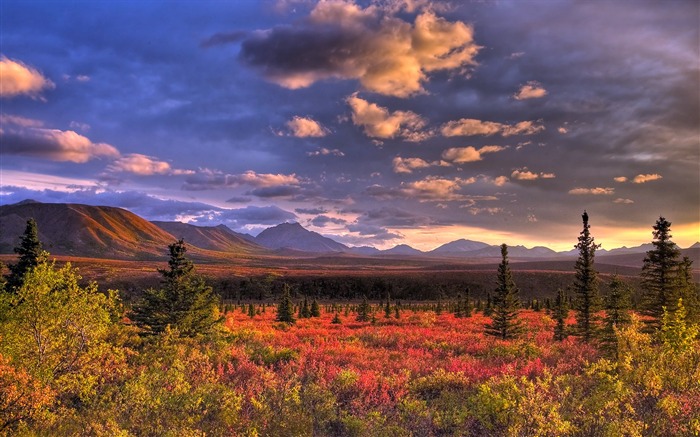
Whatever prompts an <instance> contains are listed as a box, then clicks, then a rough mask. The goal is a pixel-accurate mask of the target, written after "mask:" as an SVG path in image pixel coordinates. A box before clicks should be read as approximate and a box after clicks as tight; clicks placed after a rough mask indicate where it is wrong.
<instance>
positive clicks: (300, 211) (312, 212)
mask: <svg viewBox="0 0 700 437" xmlns="http://www.w3.org/2000/svg"><path fill="white" fill-rule="evenodd" d="M294 212H296V213H297V214H309V215H319V214H325V213H327V212H328V210H327V209H325V208H296V209H295V210H294Z"/></svg>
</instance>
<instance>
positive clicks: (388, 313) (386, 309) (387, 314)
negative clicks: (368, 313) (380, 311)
mask: <svg viewBox="0 0 700 437" xmlns="http://www.w3.org/2000/svg"><path fill="white" fill-rule="evenodd" d="M390 317H391V300H390V299H389V295H388V294H387V295H386V305H384V318H385V319H388V318H390Z"/></svg>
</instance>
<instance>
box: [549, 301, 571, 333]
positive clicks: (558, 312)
mask: <svg viewBox="0 0 700 437" xmlns="http://www.w3.org/2000/svg"><path fill="white" fill-rule="evenodd" d="M552 317H553V318H554V321H555V322H556V324H555V325H554V339H555V340H556V341H562V340H564V339H565V338H566V337H567V334H566V319H567V317H569V305H568V303H567V302H566V296H564V290H562V289H561V288H560V289H558V290H557V298H556V299H555V300H554V308H552Z"/></svg>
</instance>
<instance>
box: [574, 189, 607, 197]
mask: <svg viewBox="0 0 700 437" xmlns="http://www.w3.org/2000/svg"><path fill="white" fill-rule="evenodd" d="M613 193H615V189H614V188H602V187H596V188H574V189H571V190H569V194H575V195H582V194H593V195H596V196H609V195H611V194H613Z"/></svg>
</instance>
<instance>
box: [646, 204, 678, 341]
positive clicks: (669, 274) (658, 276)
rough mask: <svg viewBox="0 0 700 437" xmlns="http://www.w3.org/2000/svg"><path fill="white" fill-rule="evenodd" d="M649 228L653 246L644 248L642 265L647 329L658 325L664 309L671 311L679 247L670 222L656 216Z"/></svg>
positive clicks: (675, 296)
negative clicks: (644, 255)
mask: <svg viewBox="0 0 700 437" xmlns="http://www.w3.org/2000/svg"><path fill="white" fill-rule="evenodd" d="M653 229H654V231H653V232H652V234H653V236H654V240H653V241H652V244H653V245H654V248H653V249H652V250H650V251H648V252H647V254H646V257H645V258H644V265H643V266H642V290H643V293H644V295H643V302H642V308H643V313H644V314H645V315H647V316H650V317H651V320H650V322H649V323H648V328H649V330H652V331H655V330H658V329H659V328H660V327H661V319H662V318H663V314H664V307H665V308H666V311H668V312H669V313H672V312H673V311H675V304H676V303H677V302H678V298H679V297H681V296H679V294H680V293H679V291H680V290H679V285H680V284H679V276H680V275H679V270H680V261H679V257H680V254H681V253H680V250H679V249H678V246H676V244H675V243H674V242H673V241H671V237H672V235H671V222H669V221H668V220H666V219H665V218H664V217H659V219H658V220H657V221H656V223H655V224H654V226H653Z"/></svg>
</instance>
